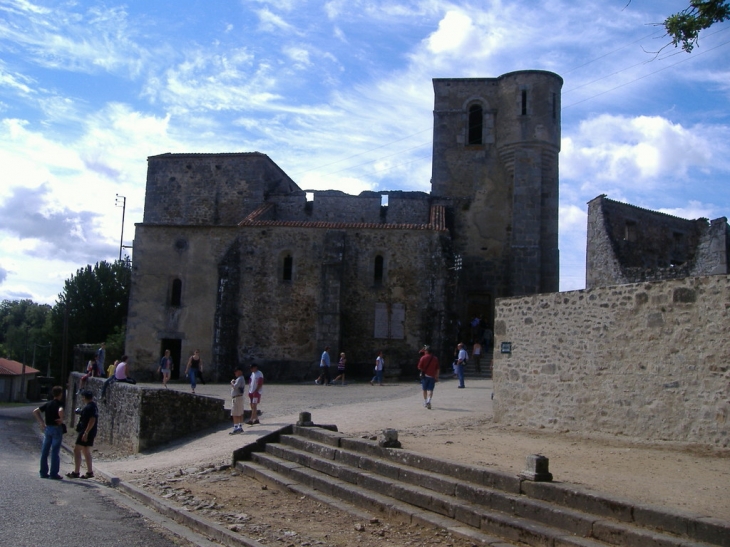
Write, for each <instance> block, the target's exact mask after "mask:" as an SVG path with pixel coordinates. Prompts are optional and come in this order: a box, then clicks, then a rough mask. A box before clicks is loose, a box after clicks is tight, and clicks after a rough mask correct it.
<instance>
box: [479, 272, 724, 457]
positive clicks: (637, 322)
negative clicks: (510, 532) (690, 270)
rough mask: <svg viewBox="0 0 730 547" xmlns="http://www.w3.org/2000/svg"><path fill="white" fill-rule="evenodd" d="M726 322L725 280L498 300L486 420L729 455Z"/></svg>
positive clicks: (692, 280)
mask: <svg viewBox="0 0 730 547" xmlns="http://www.w3.org/2000/svg"><path fill="white" fill-rule="evenodd" d="M729 314H730V276H725V275H719V276H709V277H693V278H686V279H682V280H672V281H665V282H656V283H638V284H630V285H618V286H613V287H604V288H598V289H591V290H582V291H571V292H564V293H554V294H542V295H535V296H529V297H520V298H509V299H500V300H497V303H496V310H495V328H494V334H495V352H494V416H495V421H497V422H500V423H507V424H518V423H519V424H524V425H526V426H529V427H535V428H541V427H546V428H552V429H556V430H571V431H578V432H604V433H611V434H616V435H626V436H631V437H638V438H642V439H648V440H670V441H681V442H689V443H698V444H705V445H714V446H720V447H728V446H730V425H729V423H728V422H729V417H730V320H729ZM502 343H510V344H511V353H501V350H502ZM505 349H506V348H505Z"/></svg>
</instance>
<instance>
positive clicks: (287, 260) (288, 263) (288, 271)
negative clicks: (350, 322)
mask: <svg viewBox="0 0 730 547" xmlns="http://www.w3.org/2000/svg"><path fill="white" fill-rule="evenodd" d="M293 268H294V259H293V258H292V256H291V255H290V254H288V255H286V256H285V257H284V264H283V271H282V276H281V279H282V280H283V281H291V279H292V269H293Z"/></svg>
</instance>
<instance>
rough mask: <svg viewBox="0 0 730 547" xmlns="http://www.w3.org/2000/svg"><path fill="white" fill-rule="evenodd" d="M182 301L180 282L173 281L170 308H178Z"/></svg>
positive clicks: (177, 280)
mask: <svg viewBox="0 0 730 547" xmlns="http://www.w3.org/2000/svg"><path fill="white" fill-rule="evenodd" d="M181 299H182V281H181V280H180V279H173V281H172V288H171V290H170V306H174V307H179V306H180V301H181Z"/></svg>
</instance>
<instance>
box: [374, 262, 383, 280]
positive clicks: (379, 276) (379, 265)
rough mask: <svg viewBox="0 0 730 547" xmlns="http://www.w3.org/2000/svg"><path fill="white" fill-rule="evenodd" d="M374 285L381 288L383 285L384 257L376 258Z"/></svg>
mask: <svg viewBox="0 0 730 547" xmlns="http://www.w3.org/2000/svg"><path fill="white" fill-rule="evenodd" d="M373 284H374V285H375V286H376V287H380V286H381V285H382V284H383V256H382V255H378V256H376V257H375V267H374V269H373Z"/></svg>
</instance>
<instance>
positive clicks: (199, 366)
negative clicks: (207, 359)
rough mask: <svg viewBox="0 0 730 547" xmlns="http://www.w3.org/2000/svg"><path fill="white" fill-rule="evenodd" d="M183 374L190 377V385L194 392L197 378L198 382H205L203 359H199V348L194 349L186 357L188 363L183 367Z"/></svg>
mask: <svg viewBox="0 0 730 547" xmlns="http://www.w3.org/2000/svg"><path fill="white" fill-rule="evenodd" d="M185 376H187V377H188V378H189V379H190V387H191V389H192V391H193V393H195V388H196V386H197V385H198V378H200V383H201V384H205V382H204V381H203V361H202V360H201V359H200V350H199V349H196V350H195V351H194V352H193V354H192V355H191V356H190V359H188V365H187V366H186V367H185Z"/></svg>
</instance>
